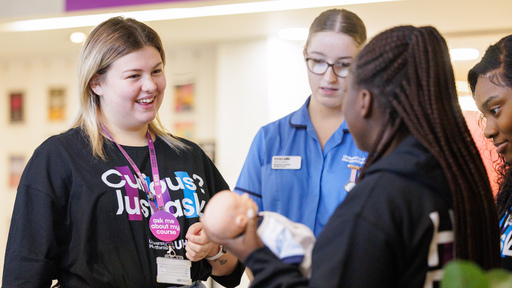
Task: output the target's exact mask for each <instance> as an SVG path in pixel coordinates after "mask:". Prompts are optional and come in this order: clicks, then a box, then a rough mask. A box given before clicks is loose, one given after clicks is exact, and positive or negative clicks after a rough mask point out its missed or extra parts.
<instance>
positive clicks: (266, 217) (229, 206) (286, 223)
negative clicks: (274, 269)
mask: <svg viewBox="0 0 512 288" xmlns="http://www.w3.org/2000/svg"><path fill="white" fill-rule="evenodd" d="M252 217H258V218H259V219H258V220H259V222H258V223H259V224H258V231H257V232H258V235H259V236H260V238H261V240H262V241H263V243H264V244H265V245H266V246H267V247H268V248H269V249H270V250H271V251H272V252H273V253H274V254H275V255H276V256H277V257H279V258H280V259H281V260H282V261H283V262H284V263H288V264H292V265H296V266H297V267H299V270H300V271H301V272H302V274H303V275H304V276H306V277H309V276H310V273H311V253H312V251H313V245H314V244H315V235H314V234H313V232H312V231H311V229H309V227H307V226H306V225H303V224H300V223H295V222H292V221H291V220H289V219H288V218H286V217H284V216H282V215H280V214H278V213H275V212H269V211H262V212H259V213H258V206H257V205H256V203H255V202H254V201H253V200H252V199H251V198H249V196H248V195H247V194H243V195H239V194H237V193H235V192H231V191H228V190H225V191H220V192H218V193H216V194H215V195H214V196H213V197H212V198H211V199H210V201H208V204H207V205H206V208H205V210H204V215H203V217H201V222H202V223H203V226H204V227H205V230H206V231H207V233H213V234H215V235H216V236H217V237H221V238H228V239H233V238H236V237H238V236H240V235H242V234H243V233H244V231H245V226H246V225H247V222H248V220H249V219H250V218H252Z"/></svg>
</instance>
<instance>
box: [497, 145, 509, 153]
mask: <svg viewBox="0 0 512 288" xmlns="http://www.w3.org/2000/svg"><path fill="white" fill-rule="evenodd" d="M505 146H507V142H503V143H501V144H499V145H498V146H496V152H497V153H498V154H500V153H501V154H503V152H504V151H505Z"/></svg>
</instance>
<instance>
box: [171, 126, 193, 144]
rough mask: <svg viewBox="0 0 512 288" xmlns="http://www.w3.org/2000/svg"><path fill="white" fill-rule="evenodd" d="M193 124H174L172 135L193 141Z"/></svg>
mask: <svg viewBox="0 0 512 288" xmlns="http://www.w3.org/2000/svg"><path fill="white" fill-rule="evenodd" d="M195 126H196V125H195V123H194V122H178V123H175V124H174V131H173V132H174V133H173V134H174V135H176V136H178V137H181V138H185V139H189V140H193V139H194V136H195V135H194V134H195Z"/></svg>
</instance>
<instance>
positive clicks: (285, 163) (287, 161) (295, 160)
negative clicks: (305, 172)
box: [272, 156, 302, 170]
mask: <svg viewBox="0 0 512 288" xmlns="http://www.w3.org/2000/svg"><path fill="white" fill-rule="evenodd" d="M301 161H302V157H301V156H274V157H272V169H290V170H299V169H300V166H301Z"/></svg>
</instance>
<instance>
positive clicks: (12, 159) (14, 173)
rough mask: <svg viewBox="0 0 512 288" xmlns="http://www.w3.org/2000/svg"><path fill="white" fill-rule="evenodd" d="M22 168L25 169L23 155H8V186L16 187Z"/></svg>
mask: <svg viewBox="0 0 512 288" xmlns="http://www.w3.org/2000/svg"><path fill="white" fill-rule="evenodd" d="M23 169H25V157H24V156H23V155H11V156H9V170H8V171H9V188H17V187H18V184H19V183H20V179H21V174H22V173H23Z"/></svg>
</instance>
